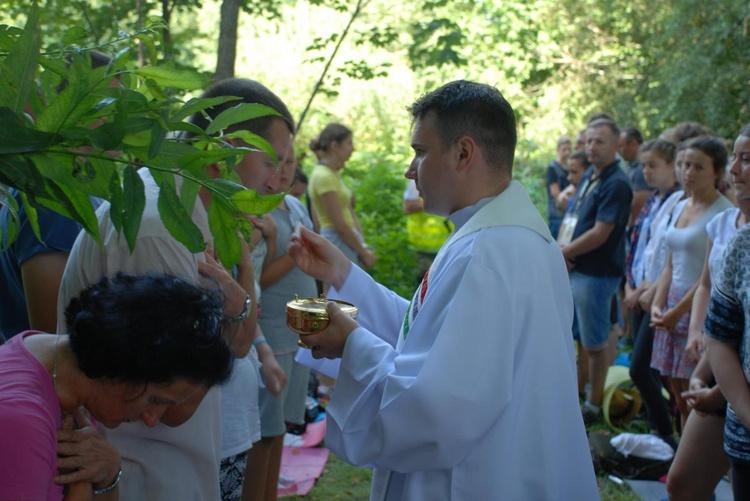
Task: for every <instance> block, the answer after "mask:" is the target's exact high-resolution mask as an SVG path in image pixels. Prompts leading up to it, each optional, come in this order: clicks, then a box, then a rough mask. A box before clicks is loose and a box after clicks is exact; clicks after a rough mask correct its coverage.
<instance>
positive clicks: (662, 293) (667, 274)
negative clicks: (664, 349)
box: [651, 252, 672, 327]
mask: <svg viewBox="0 0 750 501" xmlns="http://www.w3.org/2000/svg"><path fill="white" fill-rule="evenodd" d="M671 285H672V253H671V252H670V253H669V256H668V257H667V264H666V266H664V270H663V271H662V272H661V276H660V277H659V281H658V282H657V283H656V291H655V292H654V299H653V301H652V302H651V326H652V327H653V326H655V325H656V322H661V318H662V316H663V315H664V312H663V311H662V309H663V308H664V305H665V304H667V295H668V294H669V287H670V286H671Z"/></svg>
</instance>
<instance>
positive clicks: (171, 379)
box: [53, 273, 233, 427]
mask: <svg viewBox="0 0 750 501" xmlns="http://www.w3.org/2000/svg"><path fill="white" fill-rule="evenodd" d="M222 302H223V299H222V297H221V296H220V295H219V294H218V293H216V292H212V291H209V290H206V289H202V288H200V287H197V286H195V285H191V284H189V283H187V282H185V281H183V280H181V279H178V278H175V277H173V276H169V275H157V274H153V275H145V276H139V277H134V276H129V275H125V274H122V273H120V274H118V275H117V276H116V277H114V278H104V279H102V280H101V281H99V283H97V284H96V285H94V286H92V287H91V288H89V289H87V290H85V291H84V292H82V293H81V295H80V296H79V297H78V298H76V299H73V300H72V301H71V302H70V304H69V305H68V308H67V309H66V311H65V319H66V323H67V326H68V332H69V335H68V337H67V339H66V338H61V339H60V340H59V342H58V343H56V349H55V352H56V353H55V357H56V359H57V361H58V364H59V365H58V367H57V373H56V374H54V373H53V379H56V385H57V387H58V393H59V395H60V403H61V406H62V408H63V410H65V409H66V407H68V408H70V407H69V406H68V405H67V404H72V406H71V407H73V408H75V407H76V406H77V405H81V404H83V405H84V406H85V407H86V408H87V409H88V411H89V412H90V413H91V414H92V416H93V417H94V418H95V419H97V420H98V421H99V422H100V423H102V424H103V425H105V426H107V427H114V426H117V425H118V424H120V423H122V422H124V421H133V420H138V419H141V420H143V422H144V423H146V424H147V425H149V426H154V425H156V423H157V422H158V421H159V418H160V417H161V414H162V413H163V412H164V410H165V409H166V407H167V406H168V405H176V404H179V403H181V402H182V401H184V400H186V399H187V398H188V397H190V396H191V395H192V394H193V393H195V392H196V391H198V390H199V389H200V388H201V387H204V388H210V387H211V386H214V385H215V384H218V383H221V382H223V381H225V380H226V379H227V378H228V377H229V374H230V372H231V368H232V360H233V356H232V351H231V349H230V347H229V345H228V344H227V342H226V340H224V338H223V337H222V336H221V325H222ZM77 389H88V390H90V393H89V394H88V395H85V396H84V395H81V394H80V393H82V392H81V391H78V390H77ZM76 394H78V395H77V396H76ZM66 399H70V400H69V401H68V400H66ZM81 399H82V400H83V401H81Z"/></svg>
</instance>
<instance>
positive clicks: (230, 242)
mask: <svg viewBox="0 0 750 501" xmlns="http://www.w3.org/2000/svg"><path fill="white" fill-rule="evenodd" d="M208 227H209V228H210V229H211V234H212V235H213V237H214V249H216V253H217V254H218V255H219V260H220V261H221V263H222V264H223V265H224V266H226V267H228V268H229V267H231V266H234V265H235V264H237V263H239V262H240V259H241V258H242V243H241V242H240V237H239V233H238V231H239V228H238V224H237V219H236V216H235V214H234V212H233V211H232V207H231V206H230V205H229V204H227V203H226V202H225V201H223V200H221V199H220V198H216V197H214V198H213V199H212V200H211V204H210V205H209V206H208Z"/></svg>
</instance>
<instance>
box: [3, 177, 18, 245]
mask: <svg viewBox="0 0 750 501" xmlns="http://www.w3.org/2000/svg"><path fill="white" fill-rule="evenodd" d="M0 205H2V206H4V207H3V208H0V211H2V210H5V211H7V214H8V216H7V218H6V221H7V224H6V230H5V232H3V228H2V226H0V243H1V245H0V252H5V251H6V250H8V247H10V246H11V245H13V242H15V241H16V238H18V229H19V226H20V220H19V219H18V209H19V207H18V201H16V198H15V197H14V196H12V195H11V193H10V190H9V189H8V188H7V187H5V186H3V185H2V184H0Z"/></svg>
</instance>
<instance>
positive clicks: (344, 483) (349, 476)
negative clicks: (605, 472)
mask: <svg viewBox="0 0 750 501" xmlns="http://www.w3.org/2000/svg"><path fill="white" fill-rule="evenodd" d="M371 478H372V472H371V471H370V470H368V469H365V468H357V467H354V466H351V465H349V464H347V463H345V462H344V461H342V460H341V459H339V458H338V457H337V456H336V455H335V454H333V453H331V456H330V459H329V460H328V464H326V468H325V470H324V471H323V475H322V476H321V477H320V478H319V479H318V481H317V482H316V483H315V487H313V489H312V491H310V493H309V494H308V495H307V496H304V497H302V496H292V497H289V498H285V499H289V500H299V501H335V500H342V501H344V500H345V501H367V500H368V499H369V498H370V480H371ZM597 483H598V485H599V494H600V495H601V498H602V501H640V498H639V497H638V496H637V495H636V494H635V493H633V492H632V491H630V490H629V489H628V488H627V487H626V486H625V485H622V486H620V485H617V484H616V483H614V482H612V481H611V480H609V479H608V478H607V477H606V476H600V477H598V478H597Z"/></svg>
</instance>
